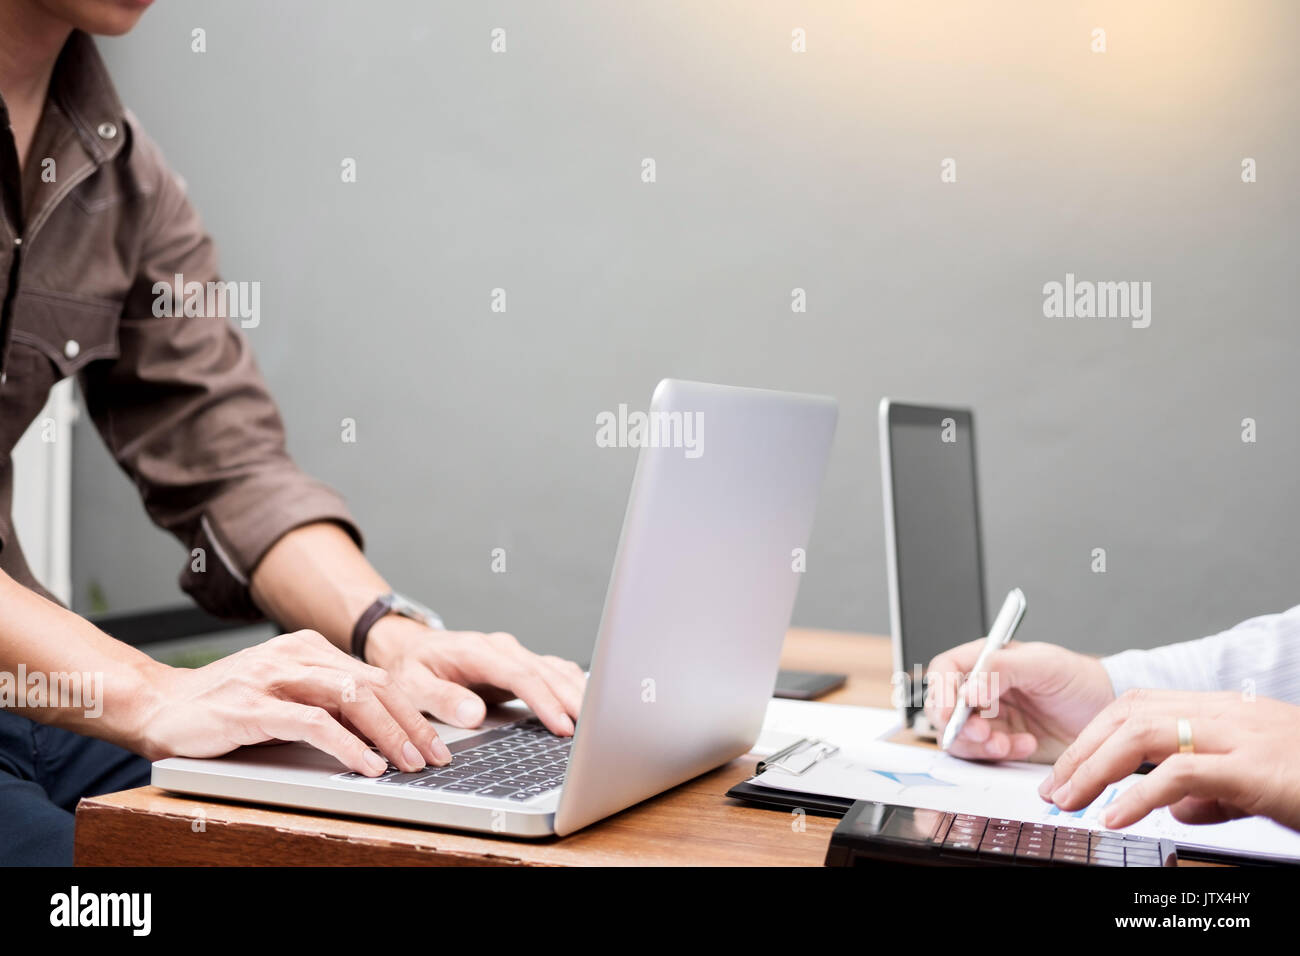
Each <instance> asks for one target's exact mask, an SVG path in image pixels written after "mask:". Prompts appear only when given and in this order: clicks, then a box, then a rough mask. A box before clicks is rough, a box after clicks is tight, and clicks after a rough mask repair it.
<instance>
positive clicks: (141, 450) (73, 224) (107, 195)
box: [0, 32, 360, 618]
mask: <svg viewBox="0 0 1300 956" xmlns="http://www.w3.org/2000/svg"><path fill="white" fill-rule="evenodd" d="M51 161H52V163H51ZM51 180H52V181H51ZM0 195H2V198H3V205H2V207H0V212H2V213H3V215H2V216H0V336H2V338H0V381H2V383H3V384H0V568H2V569H3V570H4V571H5V572H6V573H7V574H9V575H10V576H11V577H13V578H15V579H16V580H18V581H20V582H22V583H23V584H26V585H27V586H29V587H31V588H33V589H35V590H38V591H41V592H42V593H46V592H44V590H43V589H42V588H41V586H40V585H39V584H38V583H37V582H36V581H35V579H34V578H33V577H32V574H31V571H30V570H29V569H28V567H27V563H26V561H25V560H24V559H23V555H22V550H21V548H20V547H19V544H18V541H17V540H16V539H15V536H14V528H13V518H12V509H13V504H12V499H13V466H12V463H11V461H10V453H11V452H12V450H13V447H14V445H15V443H17V441H18V439H19V437H21V435H22V434H23V432H24V431H25V430H26V429H27V427H28V425H29V424H30V423H31V422H32V421H33V419H34V418H35V417H36V415H37V413H38V412H39V411H40V410H41V407H42V406H43V405H44V403H45V400H46V396H47V395H48V393H49V391H50V388H51V386H53V385H54V383H55V382H57V381H58V380H60V379H62V378H65V377H67V376H71V375H75V376H77V380H78V382H79V384H80V387H81V393H82V396H83V398H84V401H85V405H86V407H87V409H88V411H89V415H90V418H91V420H92V421H93V422H94V423H95V427H96V428H97V429H98V430H99V433H100V435H101V436H103V439H104V441H105V442H106V443H107V445H108V447H109V449H110V450H111V451H112V453H113V456H114V457H115V458H116V459H117V461H118V463H119V464H120V465H121V466H122V468H123V469H124V470H125V471H126V473H127V474H128V475H129V476H130V477H131V479H132V480H133V481H134V482H135V485H136V487H137V488H139V490H140V495H141V497H142V498H143V500H144V505H145V508H146V509H147V510H148V512H149V515H150V517H151V518H152V519H153V520H154V521H155V522H156V523H157V524H158V525H160V526H161V527H163V528H166V529H167V530H168V531H170V532H172V533H173V534H174V535H176V537H178V538H179V539H180V540H181V541H182V542H183V543H184V544H185V545H186V547H187V548H189V549H194V548H202V549H203V550H204V555H203V558H204V560H203V562H201V564H202V565H203V566H205V568H206V569H205V570H204V571H202V572H195V571H194V570H193V567H194V565H195V564H199V563H200V562H195V561H192V560H190V559H188V558H187V561H186V567H185V569H184V571H183V572H182V574H181V579H180V580H181V586H182V587H183V588H184V589H185V590H186V591H187V592H189V593H190V594H191V595H192V596H193V597H194V599H195V600H197V601H198V602H199V603H200V604H201V605H203V606H204V607H206V608H207V609H208V610H210V611H212V612H214V613H217V614H221V615H223V616H227V617H249V618H252V617H257V616H258V612H257V610H256V608H255V607H254V606H253V604H252V601H251V600H250V598H249V595H248V583H247V582H248V575H249V573H250V571H251V570H252V569H253V568H254V567H255V566H256V564H257V562H258V561H259V560H260V559H261V557H262V556H263V555H264V554H265V553H266V551H267V549H268V548H270V547H271V545H272V544H274V543H275V541H276V540H277V539H278V538H279V537H280V536H281V535H283V534H284V533H285V532H287V531H289V530H291V529H293V528H294V527H297V526H299V525H302V524H306V523H309V522H313V521H322V520H332V521H336V522H338V523H340V524H342V525H343V526H344V527H345V528H347V529H348V531H349V532H350V533H351V534H352V535H353V536H354V537H356V538H357V539H358V541H359V540H360V539H359V535H358V533H357V530H356V527H355V524H354V522H353V520H352V518H351V516H350V515H349V513H348V511H347V508H346V506H345V505H344V503H343V501H342V499H341V498H340V497H339V496H338V495H337V494H336V493H335V492H334V491H332V490H330V489H329V488H327V487H325V486H324V485H322V484H320V483H319V482H316V481H314V480H313V479H311V478H309V477H307V476H306V475H304V474H303V473H302V472H300V471H299V470H298V469H297V468H296V467H295V466H294V464H293V462H292V461H291V460H290V459H289V456H288V454H287V453H286V451H285V446H284V429H283V426H282V424H281V421H280V416H279V413H278V412H277V411H276V407H275V404H274V402H273V401H272V399H271V396H270V395H269V394H268V392H267V389H266V385H265V384H264V383H263V381H262V377H261V375H260V373H259V372H258V370H257V366H256V364H255V363H254V361H253V356H252V353H251V352H250V350H249V346H248V342H247V340H246V339H245V337H244V335H243V333H242V332H241V331H240V330H239V329H237V328H235V326H234V324H233V323H232V322H231V321H229V320H227V319H226V318H223V317H221V316H220V315H217V316H211V317H210V316H208V315H205V316H199V317H196V316H190V317H185V316H183V315H179V314H178V315H176V316H175V317H172V315H171V314H170V313H172V312H174V313H179V312H180V311H182V310H180V309H176V310H169V309H167V308H166V307H164V308H163V309H162V310H161V311H163V312H164V315H162V316H159V315H158V314H157V312H158V311H160V310H159V308H158V301H159V296H158V295H157V294H156V293H155V290H154V284H155V283H159V282H162V283H167V284H168V285H169V286H170V285H171V284H172V283H173V282H174V276H176V275H181V276H183V277H184V281H185V282H186V283H189V282H191V281H196V282H200V283H204V284H205V286H206V283H208V282H209V281H215V280H216V279H217V261H216V253H215V250H214V248H213V244H212V240H211V239H210V237H209V236H208V235H207V234H206V233H205V232H204V230H203V227H202V225H201V223H200V222H199V218H198V216H197V215H196V214H195V212H194V209H193V208H192V207H191V206H190V204H189V201H188V200H187V199H186V197H185V192H184V187H183V186H182V185H181V183H180V181H179V180H178V179H177V177H176V176H175V174H173V173H172V172H171V170H170V169H168V167H167V165H166V163H165V162H164V160H163V157H162V155H161V154H160V152H159V150H158V147H157V146H156V145H155V144H154V143H153V142H152V141H151V140H150V139H149V138H148V137H147V136H146V135H145V134H144V131H143V130H142V129H141V128H140V125H139V123H138V122H137V120H136V119H135V117H134V116H132V115H131V114H130V113H128V112H126V111H125V110H124V109H123V108H122V105H121V103H120V102H119V101H118V99H117V95H116V93H115V92H114V89H113V85H112V83H111V81H110V80H109V78H108V73H107V71H106V70H105V68H104V64H103V61H102V60H101V59H100V57H99V54H98V53H97V51H96V50H95V45H94V42H93V41H92V40H91V39H90V38H89V37H88V36H86V35H85V34H83V33H80V32H77V33H73V34H72V36H71V38H70V39H69V40H68V43H67V45H66V46H65V47H64V49H63V52H62V54H61V55H60V58H59V61H58V64H57V66H56V67H55V70H54V75H53V79H52V81H51V85H50V91H49V95H48V97H47V98H46V104H45V111H44V113H43V115H42V117H41V120H40V123H39V126H38V127H37V130H36V133H35V137H34V139H33V142H32V145H31V149H30V150H29V152H28V157H27V169H26V170H25V171H20V169H19V166H18V155H17V150H16V147H15V143H14V140H13V135H12V132H10V131H9V116H8V110H7V109H5V108H4V105H3V103H2V102H0ZM124 557H128V558H129V556H124Z"/></svg>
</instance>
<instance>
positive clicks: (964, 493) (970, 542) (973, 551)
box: [887, 404, 985, 673]
mask: <svg viewBox="0 0 1300 956" xmlns="http://www.w3.org/2000/svg"><path fill="white" fill-rule="evenodd" d="M888 421H889V426H888V427H889V436H890V455H889V468H890V476H891V484H892V488H893V519H894V545H895V568H896V581H897V587H898V612H899V620H898V625H899V627H900V634H901V636H902V647H903V664H904V667H905V668H906V669H907V671H908V672H909V673H911V672H913V671H914V668H915V666H916V665H918V664H919V665H920V666H921V667H925V666H927V665H928V664H929V663H930V660H931V659H932V658H933V657H934V656H935V655H936V654H938V653H939V652H940V651H944V650H947V649H948V648H950V647H953V646H955V645H957V644H962V643H965V642H966V641H973V640H976V639H978V638H981V637H983V636H984V635H985V617H984V571H983V563H982V557H981V545H980V528H979V500H978V495H977V491H976V480H975V436H974V423H973V421H972V418H971V414H970V412H969V411H967V410H964V409H952V408H936V407H929V406H919V405H895V404H891V405H890V408H889V419H888ZM887 506H888V503H887Z"/></svg>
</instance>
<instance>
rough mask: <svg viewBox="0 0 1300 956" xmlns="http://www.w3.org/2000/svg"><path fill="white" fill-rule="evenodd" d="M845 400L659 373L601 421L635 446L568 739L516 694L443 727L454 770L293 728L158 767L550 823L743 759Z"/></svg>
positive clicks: (215, 792)
mask: <svg viewBox="0 0 1300 956" xmlns="http://www.w3.org/2000/svg"><path fill="white" fill-rule="evenodd" d="M836 414H837V410H836V404H835V402H834V400H833V399H830V398H826V397H823V396H815V395H797V394H790V393H784V392H770V391H762V390H758V389H750V388H731V387H727V386H721V385H705V384H700V383H696V382H683V381H674V380H670V379H666V380H664V381H663V382H660V383H659V386H658V387H657V388H656V389H655V392H654V396H653V397H652V398H651V401H650V407H649V410H648V413H647V414H646V415H645V417H644V418H640V417H639V416H638V417H636V418H635V419H634V416H633V415H628V416H626V418H624V416H622V415H620V416H619V418H620V421H618V422H617V423H614V424H613V425H611V428H612V429H613V431H614V432H617V435H616V436H615V437H617V438H619V439H620V442H619V443H622V444H635V445H637V446H638V447H639V448H640V452H639V457H638V459H637V466H636V473H635V476H634V477H633V480H632V491H631V495H630V498H629V501H628V506H627V513H626V515H625V516H624V519H623V532H622V536H621V537H620V539H619V544H618V552H617V554H616V555H615V558H614V568H613V572H612V574H611V576H610V582H609V591H608V592H607V594H606V597H605V610H604V614H603V615H602V617H601V623H600V630H599V632H598V634H597V637H596V645H595V650H594V652H593V656H592V663H591V673H590V677H589V680H588V683H587V691H586V696H585V698H584V699H583V703H582V713H581V715H580V716H579V719H578V722H577V730H576V732H575V734H574V736H573V737H572V738H560V737H555V736H553V735H551V734H550V733H549V732H547V731H546V730H545V729H544V728H543V727H542V726H541V725H540V723H539V722H537V721H536V720H535V719H534V718H530V717H529V716H528V714H527V712H526V711H523V710H522V708H521V707H520V705H518V704H516V705H515V710H514V712H513V714H512V713H511V712H510V710H509V709H507V712H506V714H505V715H504V716H498V717H497V718H496V719H495V720H494V721H492V722H491V724H490V725H489V724H485V726H484V728H480V729H477V730H472V731H466V730H457V729H455V728H450V727H445V726H441V725H440V726H439V732H440V733H441V734H443V739H444V740H446V741H447V742H448V746H449V747H450V749H451V751H452V753H453V757H454V759H453V761H452V763H451V765H450V766H449V767H446V768H436V767H429V768H426V769H425V770H424V771H421V772H419V773H401V772H399V771H397V770H396V769H395V768H392V767H390V769H389V771H388V772H387V773H386V774H384V776H382V777H378V778H367V777H363V776H360V775H358V774H354V773H348V772H344V771H343V770H342V768H341V766H340V765H339V764H338V762H337V761H335V760H334V759H333V758H332V757H329V756H327V755H326V754H323V753H321V752H319V751H316V750H313V749H312V748H310V747H308V746H307V745H305V744H297V743H294V744H282V745H277V746H273V747H255V748H245V749H243V750H239V751H236V752H234V753H233V754H230V755H227V756H225V757H220V758H216V759H211V760H196V759H189V758H180V757H173V758H169V759H167V760H160V761H158V762H157V763H155V764H154V766H153V782H154V784H155V785H156V786H159V787H163V788H165V789H167V790H173V791H177V792H180V793H186V794H194V795H198V796H204V797H218V798H223V799H232V800H245V801H252V802H257V803H270V804H278V805H282V806H291V807H298V808H302V809H307V810H320V811H327V812H330V813H343V814H353V815H359V816H367V817H379V818H383V819H387V820H398V821H403V822H410V823H420V824H431V825H435V826H444V827H453V828H458V829H465V830H482V831H487V832H491V833H501V834H508V835H512V836H522V837H542V836H547V835H550V834H561V835H563V834H568V833H572V832H573V831H575V830H578V829H581V828H582V827H585V826H586V825H587V824H589V823H593V822H595V821H597V820H600V819H602V818H603V817H606V816H609V815H610V814H612V813H617V812H618V811H619V810H622V809H624V808H626V807H630V806H632V805H633V804H635V803H639V802H640V801H642V800H645V799H646V798H648V797H652V796H654V795H655V794H658V793H661V792H663V791H664V790H667V789H669V788H671V787H674V786H676V785H677V784H679V783H682V782H683V781H686V780H689V779H691V778H692V777H695V776H698V775H699V774H702V773H705V772H706V771H709V770H712V769H713V768H715V767H718V766H721V765H722V764H725V763H727V762H729V761H731V760H733V759H735V758H736V757H739V756H740V755H742V754H744V753H746V752H747V751H748V750H749V749H750V747H751V746H753V744H754V741H755V740H756V739H757V737H758V733H759V730H760V728H761V726H762V722H763V715H764V712H765V710H766V707H767V703H768V700H769V699H770V697H771V695H772V688H773V684H774V682H775V680H776V673H777V668H778V663H779V660H780V655H781V645H782V642H783V641H784V638H785V632H786V630H787V628H788V627H789V625H790V614H791V611H792V609H793V607H794V600H795V594H796V592H797V591H798V588H799V579H800V577H801V573H800V571H799V570H796V568H802V567H803V566H804V562H803V561H802V559H801V558H802V549H805V548H806V547H807V545H808V536H809V533H810V531H811V529H812V523H813V513H814V510H815V507H816V502H817V495H818V491H819V490H820V487H821V483H822V476H823V474H824V472H825V470H826V461H827V458H828V456H829V454H830V447H831V439H832V437H833V435H834V432H835V421H836ZM607 437H608V436H607ZM614 453H616V452H611V454H614Z"/></svg>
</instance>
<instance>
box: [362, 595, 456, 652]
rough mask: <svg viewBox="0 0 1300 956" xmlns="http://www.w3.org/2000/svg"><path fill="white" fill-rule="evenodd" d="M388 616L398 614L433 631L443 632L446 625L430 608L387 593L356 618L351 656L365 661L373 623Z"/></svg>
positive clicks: (376, 599)
mask: <svg viewBox="0 0 1300 956" xmlns="http://www.w3.org/2000/svg"><path fill="white" fill-rule="evenodd" d="M389 614H400V615H401V616H402V617H409V618H410V619H411V620H413V621H419V622H420V623H421V624H424V625H425V626H426V627H431V628H433V630H435V631H445V630H446V629H447V628H446V625H444V624H443V623H442V618H441V617H439V616H438V613H437V612H436V611H434V610H433V609H431V608H427V607H425V606H424V605H423V604H421V603H420V602H419V601H412V600H411V599H410V598H408V597H403V596H402V595H401V594H398V593H397V592H396V591H389V592H388V593H387V594H381V595H380V596H379V597H377V598H375V601H374V603H373V604H371V605H370V606H369V607H368V608H366V609H365V610H364V611H362V612H361V616H360V617H359V618H357V623H356V624H355V625H354V626H353V628H352V656H353V657H359V658H360V659H361V660H363V661H364V660H365V659H366V638H367V637H369V636H370V629H371V628H372V627H374V626H375V622H376V621H378V620H379V619H380V618H381V617H385V616H387V615H389Z"/></svg>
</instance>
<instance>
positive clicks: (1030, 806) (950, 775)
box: [750, 741, 1300, 859]
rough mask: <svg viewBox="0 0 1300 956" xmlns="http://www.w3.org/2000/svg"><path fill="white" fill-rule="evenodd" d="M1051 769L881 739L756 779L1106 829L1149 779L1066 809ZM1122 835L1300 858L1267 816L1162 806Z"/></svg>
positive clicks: (1292, 838)
mask: <svg viewBox="0 0 1300 956" xmlns="http://www.w3.org/2000/svg"><path fill="white" fill-rule="evenodd" d="M832 742H835V741H832ZM1048 769H1049V768H1048V767H1047V766H1046V765H1044V764H1030V763H1010V762H1008V763H1001V764H987V763H975V762H971V761H967V760H959V759H958V758H956V757H950V756H948V755H947V754H945V753H943V752H941V751H938V750H929V749H925V748H922V747H909V746H905V745H902V744H891V743H886V742H884V741H874V742H870V743H865V744H855V745H853V746H849V747H842V749H841V750H840V752H839V753H837V754H835V755H834V756H831V757H827V758H826V759H825V760H822V761H821V762H819V763H817V764H814V765H813V766H812V768H811V769H809V770H807V771H806V772H805V773H803V774H799V775H796V774H791V773H787V772H785V771H782V770H779V769H775V768H773V769H769V770H767V771H765V772H764V773H762V774H760V775H759V776H757V777H755V778H754V779H753V780H751V781H750V782H751V783H753V784H756V785H759V786H764V787H772V788H775V789H778V790H792V791H795V792H799V793H816V794H821V795H823V796H833V797H846V798H849V799H853V800H875V801H878V802H880V803H894V804H898V805H900V806H906V807H922V808H924V809H927V810H944V811H948V812H950V813H972V814H975V815H977V816H984V817H1005V818H1007V819H1012V820H1024V821H1028V822H1031V823H1048V824H1052V825H1054V826H1068V827H1082V828H1085V829H1089V830H1100V829H1104V828H1103V827H1102V825H1101V822H1100V820H1099V817H1100V815H1101V811H1102V808H1103V807H1105V806H1106V805H1107V804H1109V803H1110V802H1111V801H1113V800H1114V799H1115V798H1116V797H1117V796H1118V795H1119V794H1121V793H1123V792H1124V791H1125V790H1126V789H1127V788H1128V787H1131V786H1132V785H1133V784H1134V783H1135V782H1136V781H1138V780H1141V779H1142V778H1141V777H1139V776H1132V777H1128V778H1126V779H1124V780H1121V781H1119V782H1118V783H1115V784H1112V785H1110V786H1108V787H1107V788H1106V789H1105V790H1103V791H1102V793H1101V796H1099V797H1098V798H1097V799H1096V800H1094V801H1093V802H1092V804H1091V805H1089V806H1087V807H1085V808H1083V809H1082V810H1076V811H1073V812H1066V811H1063V810H1060V809H1058V808H1057V807H1055V806H1053V805H1052V804H1050V803H1047V802H1046V801H1044V800H1043V799H1042V798H1041V797H1039V796H1038V785H1039V784H1040V783H1042V781H1043V777H1045V776H1046V775H1047V771H1048ZM1122 832H1125V833H1133V834H1135V835H1138V836H1146V837H1160V838H1163V839H1167V840H1173V841H1174V842H1175V843H1177V844H1178V845H1179V846H1184V847H1209V848H1214V849H1219V850H1228V851H1231V852H1237V853H1256V854H1266V855H1270V856H1287V857H1293V858H1296V859H1300V833H1296V832H1295V831H1294V830H1289V829H1287V828H1286V827H1284V826H1281V825H1280V824H1277V823H1274V822H1272V821H1271V820H1266V819H1264V818H1262V817H1249V818H1246V819H1242V820H1233V821H1230V822H1228V823H1215V824H1208V825H1192V824H1186V823H1180V822H1178V821H1177V820H1175V819H1174V817H1173V814H1171V813H1170V812H1169V811H1168V809H1165V808H1162V809H1160V810H1157V811H1155V812H1154V813H1152V814H1149V815H1148V816H1147V817H1146V818H1145V819H1143V820H1139V821H1138V822H1137V823H1135V824H1133V825H1132V826H1131V827H1127V828H1126V829H1125V830H1124V831H1122Z"/></svg>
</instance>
